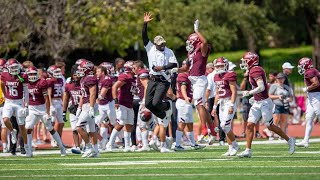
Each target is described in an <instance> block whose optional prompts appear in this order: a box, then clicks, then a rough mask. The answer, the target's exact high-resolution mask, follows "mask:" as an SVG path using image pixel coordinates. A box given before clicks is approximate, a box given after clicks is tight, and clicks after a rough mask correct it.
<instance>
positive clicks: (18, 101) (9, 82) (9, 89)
mask: <svg viewBox="0 0 320 180" xmlns="http://www.w3.org/2000/svg"><path fill="white" fill-rule="evenodd" d="M19 76H20V77H22V78H23V79H24V80H23V82H21V81H20V79H19V77H18V76H17V75H11V74H9V73H8V72H2V74H1V81H2V83H3V84H4V86H5V91H4V92H3V94H4V97H5V103H4V106H3V114H2V117H3V118H5V117H7V118H11V117H12V116H13V115H16V118H17V121H18V124H19V125H23V124H24V123H25V114H24V112H23V110H24V101H23V95H24V90H23V84H24V83H28V78H27V76H26V74H23V73H20V74H19Z"/></svg>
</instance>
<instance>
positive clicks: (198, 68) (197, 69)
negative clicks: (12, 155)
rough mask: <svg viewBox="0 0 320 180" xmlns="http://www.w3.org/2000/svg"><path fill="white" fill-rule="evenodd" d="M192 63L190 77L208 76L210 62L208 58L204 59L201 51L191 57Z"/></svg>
mask: <svg viewBox="0 0 320 180" xmlns="http://www.w3.org/2000/svg"><path fill="white" fill-rule="evenodd" d="M208 54H209V52H208ZM188 58H189V61H190V64H191V65H190V70H189V75H190V76H202V75H205V74H206V65H207V61H208V56H206V57H203V56H202V53H201V51H200V50H199V51H197V52H195V53H193V54H190V55H189V57H188Z"/></svg>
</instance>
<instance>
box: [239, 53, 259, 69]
mask: <svg viewBox="0 0 320 180" xmlns="http://www.w3.org/2000/svg"><path fill="white" fill-rule="evenodd" d="M257 65H259V56H258V54H256V53H253V52H247V53H245V54H244V55H243V57H242V58H241V64H240V68H241V69H242V70H248V69H250V68H251V67H253V66H257Z"/></svg>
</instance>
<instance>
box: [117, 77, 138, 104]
mask: <svg viewBox="0 0 320 180" xmlns="http://www.w3.org/2000/svg"><path fill="white" fill-rule="evenodd" d="M118 81H123V82H125V84H124V85H123V86H121V87H120V90H119V95H118V97H119V104H120V105H123V106H126V107H127V108H132V107H133V93H134V89H135V79H134V77H133V76H132V75H129V74H126V73H122V74H120V75H119V77H118Z"/></svg>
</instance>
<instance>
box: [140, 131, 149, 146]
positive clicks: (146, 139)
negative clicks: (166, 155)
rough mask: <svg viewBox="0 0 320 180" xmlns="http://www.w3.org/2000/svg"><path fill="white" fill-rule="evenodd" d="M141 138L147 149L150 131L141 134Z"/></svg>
mask: <svg viewBox="0 0 320 180" xmlns="http://www.w3.org/2000/svg"><path fill="white" fill-rule="evenodd" d="M141 138H142V145H143V147H147V146H148V130H145V131H142V132H141Z"/></svg>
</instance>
